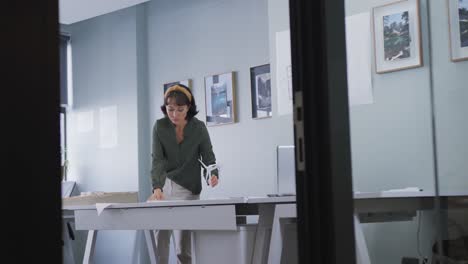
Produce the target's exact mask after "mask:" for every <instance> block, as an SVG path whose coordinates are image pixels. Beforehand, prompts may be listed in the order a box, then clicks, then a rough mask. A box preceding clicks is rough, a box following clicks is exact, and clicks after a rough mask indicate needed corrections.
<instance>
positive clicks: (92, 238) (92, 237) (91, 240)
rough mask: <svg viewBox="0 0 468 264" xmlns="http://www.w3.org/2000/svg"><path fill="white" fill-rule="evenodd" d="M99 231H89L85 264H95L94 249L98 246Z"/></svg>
mask: <svg viewBox="0 0 468 264" xmlns="http://www.w3.org/2000/svg"><path fill="white" fill-rule="evenodd" d="M96 237H97V230H89V231H88V238H87V239H86V248H85V252H84V257H83V264H91V263H93V256H94V248H95V246H96Z"/></svg>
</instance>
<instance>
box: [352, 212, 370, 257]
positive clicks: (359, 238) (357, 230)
mask: <svg viewBox="0 0 468 264" xmlns="http://www.w3.org/2000/svg"><path fill="white" fill-rule="evenodd" d="M354 236H355V240H356V263H357V264H371V262H370V257H369V251H368V249H367V244H366V239H365V237H364V233H363V232H362V228H361V222H360V221H359V216H357V215H356V214H355V215H354Z"/></svg>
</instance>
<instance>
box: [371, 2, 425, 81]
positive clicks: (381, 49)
mask: <svg viewBox="0 0 468 264" xmlns="http://www.w3.org/2000/svg"><path fill="white" fill-rule="evenodd" d="M372 11H373V12H372V13H373V27H374V58H375V68H376V72H377V73H386V72H393V71H399V70H404V69H410V68H415V67H420V66H422V65H423V63H422V45H421V26H420V16H419V0H403V1H398V2H394V3H390V4H387V5H383V6H379V7H375V8H373V10H372Z"/></svg>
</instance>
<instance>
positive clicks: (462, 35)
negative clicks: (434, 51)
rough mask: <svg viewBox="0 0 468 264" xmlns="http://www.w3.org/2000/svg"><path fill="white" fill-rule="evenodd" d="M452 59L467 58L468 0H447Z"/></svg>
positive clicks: (460, 59)
mask: <svg viewBox="0 0 468 264" xmlns="http://www.w3.org/2000/svg"><path fill="white" fill-rule="evenodd" d="M447 4H448V17H449V34H450V54H451V59H452V61H462V60H468V0H447Z"/></svg>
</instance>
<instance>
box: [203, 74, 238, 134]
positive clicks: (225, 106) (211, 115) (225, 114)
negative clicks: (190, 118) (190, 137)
mask: <svg viewBox="0 0 468 264" xmlns="http://www.w3.org/2000/svg"><path fill="white" fill-rule="evenodd" d="M233 75H234V74H233V72H228V73H222V74H217V75H211V76H207V77H205V109H206V125H207V126H215V125H223V124H230V123H235V122H236V111H235V110H236V109H235V97H234V94H235V92H234V80H233Z"/></svg>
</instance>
